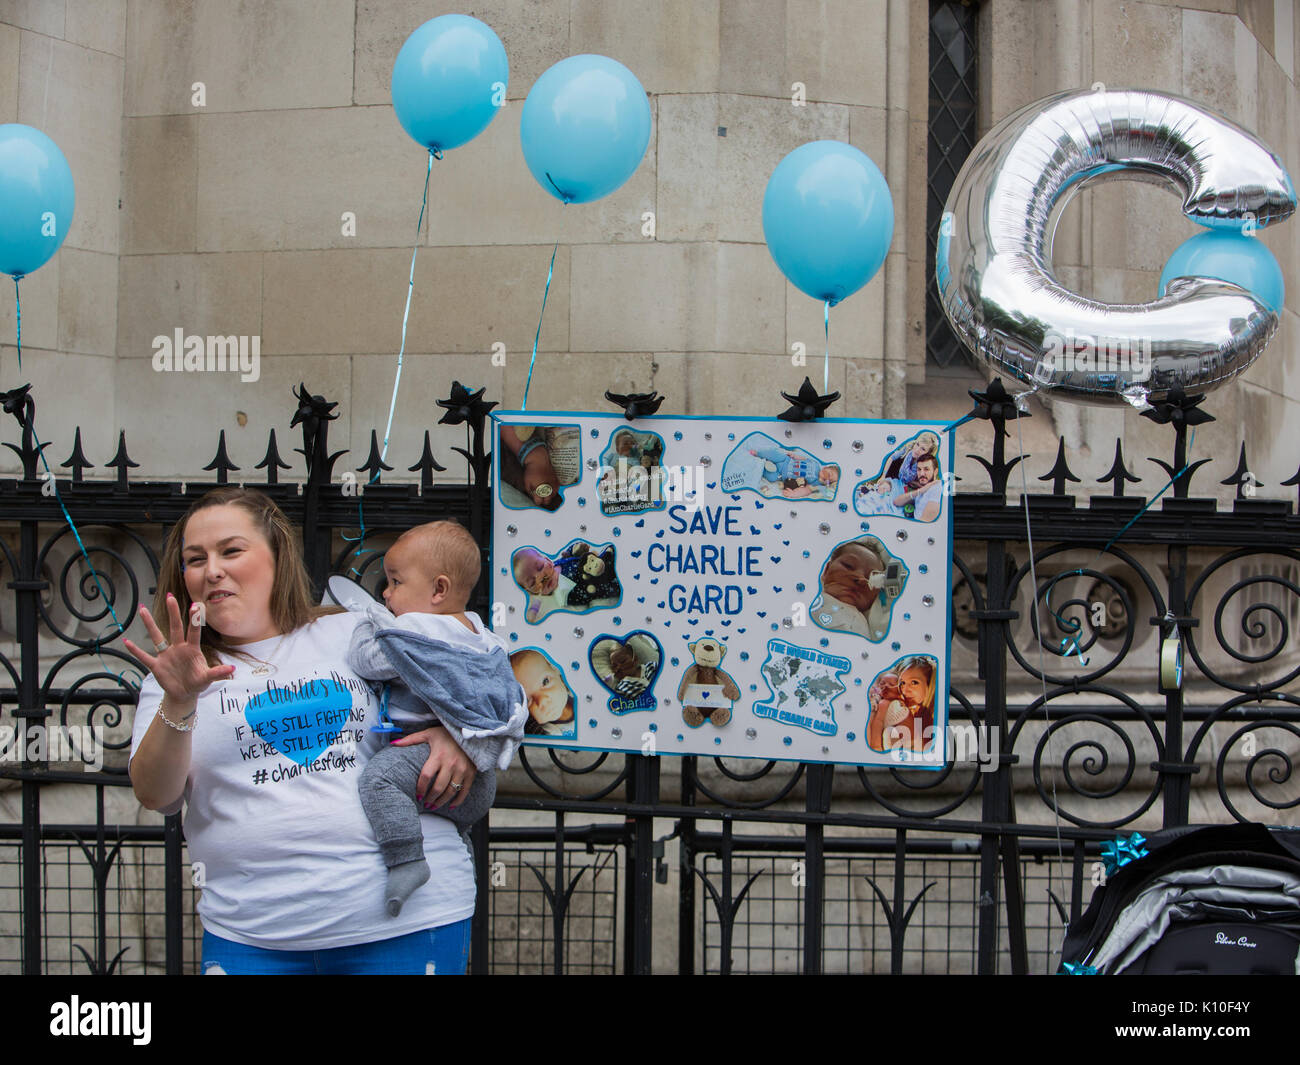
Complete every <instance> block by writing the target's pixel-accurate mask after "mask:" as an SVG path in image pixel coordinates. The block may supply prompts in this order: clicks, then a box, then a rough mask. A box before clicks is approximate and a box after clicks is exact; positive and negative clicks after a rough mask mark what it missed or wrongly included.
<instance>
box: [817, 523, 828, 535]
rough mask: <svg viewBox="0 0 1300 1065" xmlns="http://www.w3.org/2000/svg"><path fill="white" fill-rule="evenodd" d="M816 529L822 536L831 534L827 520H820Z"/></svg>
mask: <svg viewBox="0 0 1300 1065" xmlns="http://www.w3.org/2000/svg"><path fill="white" fill-rule="evenodd" d="M817 531H818V532H819V533H821V534H822V535H823V536H829V535H830V534H831V526H830V522H827V521H824V522H822V523H821V524H820V525H818V526H817Z"/></svg>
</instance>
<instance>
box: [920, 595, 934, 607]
mask: <svg viewBox="0 0 1300 1065" xmlns="http://www.w3.org/2000/svg"><path fill="white" fill-rule="evenodd" d="M921 602H922V603H924V604H925V605H926V606H934V596H932V595H923V596H921Z"/></svg>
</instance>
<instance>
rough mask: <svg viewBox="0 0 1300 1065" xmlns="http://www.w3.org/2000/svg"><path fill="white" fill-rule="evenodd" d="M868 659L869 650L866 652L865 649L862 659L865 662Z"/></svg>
mask: <svg viewBox="0 0 1300 1065" xmlns="http://www.w3.org/2000/svg"><path fill="white" fill-rule="evenodd" d="M866 660H867V652H866V651H863V652H862V661H864V662H865V661H866Z"/></svg>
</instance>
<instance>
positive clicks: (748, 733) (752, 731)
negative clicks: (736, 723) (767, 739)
mask: <svg viewBox="0 0 1300 1065" xmlns="http://www.w3.org/2000/svg"><path fill="white" fill-rule="evenodd" d="M745 738H746V739H748V740H752V739H757V738H758V729H756V728H747V729H745Z"/></svg>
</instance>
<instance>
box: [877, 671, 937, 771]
mask: <svg viewBox="0 0 1300 1065" xmlns="http://www.w3.org/2000/svg"><path fill="white" fill-rule="evenodd" d="M934 692H935V662H934V660H933V659H931V658H926V657H924V656H923V655H917V656H916V657H915V658H912V659H909V660H908V661H907V662H905V663H904V664H903V668H902V669H900V670H898V671H897V672H885V673H882V674H881V675H880V676H879V677H877V678H876V680H875V682H874V683H873V684H872V685H871V691H870V694H869V696H868V702H869V704H870V706H871V712H870V716H869V717H868V718H867V746H868V747H870V748H872V749H873V750H876V751H889V750H903V751H914V752H917V753H919V752H921V751H923V750H925V748H926V747H927V746H929V744H930V741H931V740H932V739H933V738H934Z"/></svg>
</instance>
